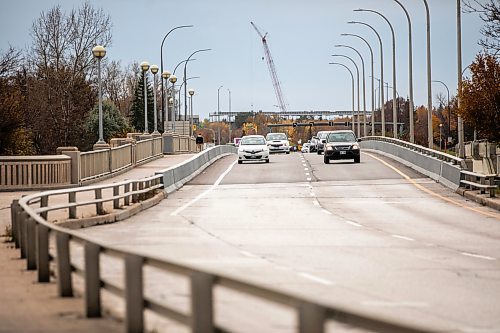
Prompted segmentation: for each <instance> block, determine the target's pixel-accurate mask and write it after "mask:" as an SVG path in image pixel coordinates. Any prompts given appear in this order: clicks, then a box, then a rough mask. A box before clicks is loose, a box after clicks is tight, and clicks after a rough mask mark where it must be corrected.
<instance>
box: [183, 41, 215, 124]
mask: <svg viewBox="0 0 500 333" xmlns="http://www.w3.org/2000/svg"><path fill="white" fill-rule="evenodd" d="M210 50H212V49H200V50H196V51H194V52H193V53H191V55H190V56H189V57H188V58H187V59H186V62H185V63H184V78H183V81H184V121H185V120H186V118H187V86H186V79H187V73H186V71H187V64H188V62H189V59H191V57H192V56H194V55H195V54H196V53H199V52H206V51H210Z"/></svg>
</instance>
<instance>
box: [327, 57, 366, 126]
mask: <svg viewBox="0 0 500 333" xmlns="http://www.w3.org/2000/svg"><path fill="white" fill-rule="evenodd" d="M328 64H330V65H339V66H342V67H344V68H345V69H347V70H348V71H349V74H351V92H352V117H353V121H354V75H353V74H352V71H351V69H350V68H349V67H347V66H346V65H344V64H341V63H340V62H330V63H328ZM372 115H373V114H372ZM372 124H373V119H372ZM372 126H373V125H372ZM372 135H374V134H372Z"/></svg>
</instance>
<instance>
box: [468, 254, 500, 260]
mask: <svg viewBox="0 0 500 333" xmlns="http://www.w3.org/2000/svg"><path fill="white" fill-rule="evenodd" d="M460 254H462V255H464V256H468V257H473V258H479V259H485V260H497V259H496V258H493V257H488V256H482V255H480V254H474V253H469V252H461V253H460Z"/></svg>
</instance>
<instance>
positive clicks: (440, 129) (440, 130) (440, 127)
mask: <svg viewBox="0 0 500 333" xmlns="http://www.w3.org/2000/svg"><path fill="white" fill-rule="evenodd" d="M442 131H443V124H439V150H442V148H441V132H442Z"/></svg>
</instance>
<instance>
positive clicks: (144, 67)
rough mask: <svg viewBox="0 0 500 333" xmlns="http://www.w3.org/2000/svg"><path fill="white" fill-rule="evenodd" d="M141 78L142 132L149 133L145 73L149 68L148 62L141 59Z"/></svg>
mask: <svg viewBox="0 0 500 333" xmlns="http://www.w3.org/2000/svg"><path fill="white" fill-rule="evenodd" d="M141 70H142V78H143V81H144V134H149V131H148V85H147V82H146V73H147V71H148V70H149V63H148V62H146V61H143V62H142V63H141Z"/></svg>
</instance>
